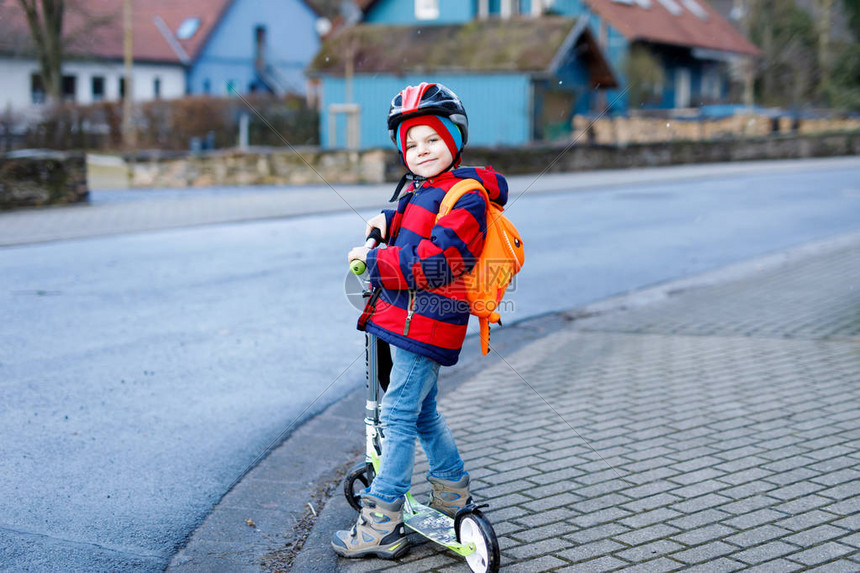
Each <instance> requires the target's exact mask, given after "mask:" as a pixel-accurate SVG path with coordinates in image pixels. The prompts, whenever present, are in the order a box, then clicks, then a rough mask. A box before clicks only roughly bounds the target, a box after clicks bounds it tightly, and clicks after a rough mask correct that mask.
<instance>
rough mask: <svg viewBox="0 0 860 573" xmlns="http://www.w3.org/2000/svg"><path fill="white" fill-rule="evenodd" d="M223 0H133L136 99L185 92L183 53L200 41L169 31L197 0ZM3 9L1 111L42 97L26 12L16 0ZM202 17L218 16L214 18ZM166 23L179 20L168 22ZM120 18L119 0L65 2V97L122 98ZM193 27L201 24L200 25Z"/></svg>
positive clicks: (25, 107) (0, 3)
mask: <svg viewBox="0 0 860 573" xmlns="http://www.w3.org/2000/svg"><path fill="white" fill-rule="evenodd" d="M225 2H226V0H203V1H202V2H200V1H198V2H194V1H189V2H182V3H177V2H170V1H169V0H147V1H146V2H140V1H137V2H135V3H134V12H133V13H134V20H133V21H134V26H133V38H134V42H133V52H134V67H133V75H132V84H133V88H132V89H133V93H132V95H133V98H134V99H135V101H150V100H154V99H160V98H165V99H169V98H175V97H181V96H182V95H184V94H185V93H186V63H185V62H184V61H183V53H185V54H186V55H185V56H184V57H185V58H187V57H188V56H187V53H188V50H193V49H194V48H195V44H197V43H199V40H198V41H197V42H195V41H190V42H189V41H186V42H183V41H182V40H178V39H177V38H176V37H175V34H174V33H173V30H175V29H177V28H178V27H179V26H181V20H183V19H184V18H186V17H187V18H191V17H192V15H193V14H194V13H196V12H195V9H199V8H201V6H199V4H201V3H202V4H206V5H207V6H206V8H207V9H208V8H209V7H210V6H209V5H214V4H225ZM195 5H197V6H195ZM183 12H185V14H183ZM186 14H187V16H186ZM0 15H2V17H0V112H3V111H7V110H8V111H13V112H28V111H34V110H38V109H39V108H40V107H41V106H42V104H44V102H45V90H44V86H43V83H42V80H41V71H40V67H39V64H38V61H37V60H36V55H35V51H34V48H33V42H32V39H31V37H30V31H29V29H28V27H27V23H26V19H25V17H24V14H23V11H22V9H21V7H20V5H19V4H18V2H17V1H16V0H0ZM205 20H208V21H209V22H214V21H215V19H214V18H213V17H209V18H206V19H205ZM171 21H172V22H174V23H175V22H178V23H175V24H174V26H175V27H173V28H171ZM122 22H123V20H122V3H121V2H111V3H105V2H100V1H98V0H82V1H81V2H79V3H77V4H75V5H74V7H72V6H67V8H66V21H65V25H64V38H65V49H66V53H65V58H64V61H63V96H64V99H66V100H67V101H71V102H75V103H79V104H89V103H94V102H98V101H102V100H106V101H116V100H119V99H121V98H122V97H123V95H124V93H125V79H124V73H125V72H124V66H123V58H124V50H123V27H122ZM198 27H200V28H202V27H203V24H202V23H201V24H200V25H199V26H198ZM201 32H204V31H201ZM202 36H203V34H202V33H201V37H202Z"/></svg>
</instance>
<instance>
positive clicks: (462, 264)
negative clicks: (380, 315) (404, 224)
mask: <svg viewBox="0 0 860 573" xmlns="http://www.w3.org/2000/svg"><path fill="white" fill-rule="evenodd" d="M486 232H487V202H486V199H485V197H484V195H483V193H481V192H480V191H477V190H476V191H470V192H469V193H466V194H465V195H463V196H462V197H461V198H460V199H459V200H458V201H457V203H456V204H455V205H454V207H453V208H452V209H451V212H450V213H448V214H447V215H445V216H444V217H441V218H440V219H439V220H438V221H436V224H435V225H434V227H433V230H432V231H431V233H430V238H429V239H422V240H421V242H419V243H418V244H417V245H410V246H407V247H389V248H387V249H375V250H373V251H371V252H370V253H369V254H368V257H367V263H368V265H367V267H368V269H369V270H370V283H371V285H372V286H374V287H378V286H381V287H383V288H386V289H394V290H405V289H409V290H419V289H420V290H432V289H436V288H439V287H442V286H445V285H446V284H449V283H451V282H453V281H454V280H456V279H457V278H458V277H459V276H460V275H462V274H463V273H466V272H468V271H470V270H471V269H472V268H473V267H474V266H475V262H476V261H477V259H478V256H479V255H480V254H481V249H483V247H484V238H485V237H486Z"/></svg>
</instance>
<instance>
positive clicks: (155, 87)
mask: <svg viewBox="0 0 860 573" xmlns="http://www.w3.org/2000/svg"><path fill="white" fill-rule="evenodd" d="M152 94H153V97H155V99H161V78H155V79H154V80H152Z"/></svg>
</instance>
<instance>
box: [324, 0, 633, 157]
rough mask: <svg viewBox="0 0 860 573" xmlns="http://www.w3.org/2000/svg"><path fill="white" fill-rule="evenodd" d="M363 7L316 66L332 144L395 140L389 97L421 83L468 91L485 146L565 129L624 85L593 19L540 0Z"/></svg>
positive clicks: (399, 0)
mask: <svg viewBox="0 0 860 573" xmlns="http://www.w3.org/2000/svg"><path fill="white" fill-rule="evenodd" d="M514 4H516V5H517V11H516V13H514V11H513V6H514ZM362 8H363V9H364V11H365V12H364V13H365V16H364V21H363V23H362V24H360V25H357V26H351V27H346V28H343V29H341V30H339V31H338V32H336V33H334V34H332V35H331V37H329V38H328V39H327V40H326V41H325V42H324V43H323V46H322V48H321V50H320V52H319V53H318V54H317V56H316V58H315V59H314V60H313V62H312V64H311V66H310V68H309V71H308V73H309V76H310V77H311V78H313V79H315V80H317V81H319V83H320V89H321V97H320V99H321V113H320V139H321V143H322V145H323V147H325V148H338V147H351V148H363V149H366V148H372V147H386V146H389V145H391V142H390V141H389V139H388V131H387V127H386V118H387V114H388V106H389V103H390V102H391V99H392V97H393V96H394V95H395V94H396V93H397V92H398V91H399V90H401V89H402V88H404V87H405V86H407V85H417V84H419V83H420V82H422V81H430V82H440V83H443V84H445V85H447V86H448V87H450V88H451V89H453V90H454V91H455V92H456V93H457V94H458V95H459V96H460V98H461V100H462V101H463V103H464V105H465V106H466V110H467V112H468V114H469V122H470V129H469V141H470V145H476V146H494V145H524V144H528V143H531V142H535V141H543V140H549V139H555V138H559V137H564V136H566V135H567V133H569V130H570V124H571V119H572V116H573V115H574V114H575V113H578V112H580V113H582V112H587V111H589V110H591V109H593V108H594V106H595V105H597V103H598V102H599V101H600V97H599V94H600V93H601V92H602V91H604V90H606V89H608V88H612V87H616V86H617V83H616V80H615V76H614V73H613V71H612V69H611V68H610V66H609V65H608V64H607V62H606V60H605V58H604V57H603V54H602V52H601V50H600V49H599V47H598V45H597V41H596V38H595V36H594V35H593V33H592V31H591V29H590V28H589V26H588V22H587V20H586V19H583V18H570V17H565V16H558V15H546V14H544V11H543V6H542V4H541V3H540V2H539V1H538V0H534V4H532V3H531V2H529V1H528V0H525V1H522V0H521V1H519V2H516V3H514V2H510V1H501V2H500V1H499V0H495V1H493V0H481V1H479V2H463V1H462V0H435V1H434V0H430V1H427V0H409V1H404V0H379V1H375V2H374V1H367V0H365V1H364V3H363V6H362Z"/></svg>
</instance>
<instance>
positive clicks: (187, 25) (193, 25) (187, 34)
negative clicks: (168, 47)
mask: <svg viewBox="0 0 860 573" xmlns="http://www.w3.org/2000/svg"><path fill="white" fill-rule="evenodd" d="M199 27H200V18H188V19H186V20H185V21H184V22H182V24H180V25H179V29H178V30H176V37H177V38H179V39H180V40H190V39H191V37H192V36H194V34H195V33H197V29H198V28H199Z"/></svg>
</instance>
